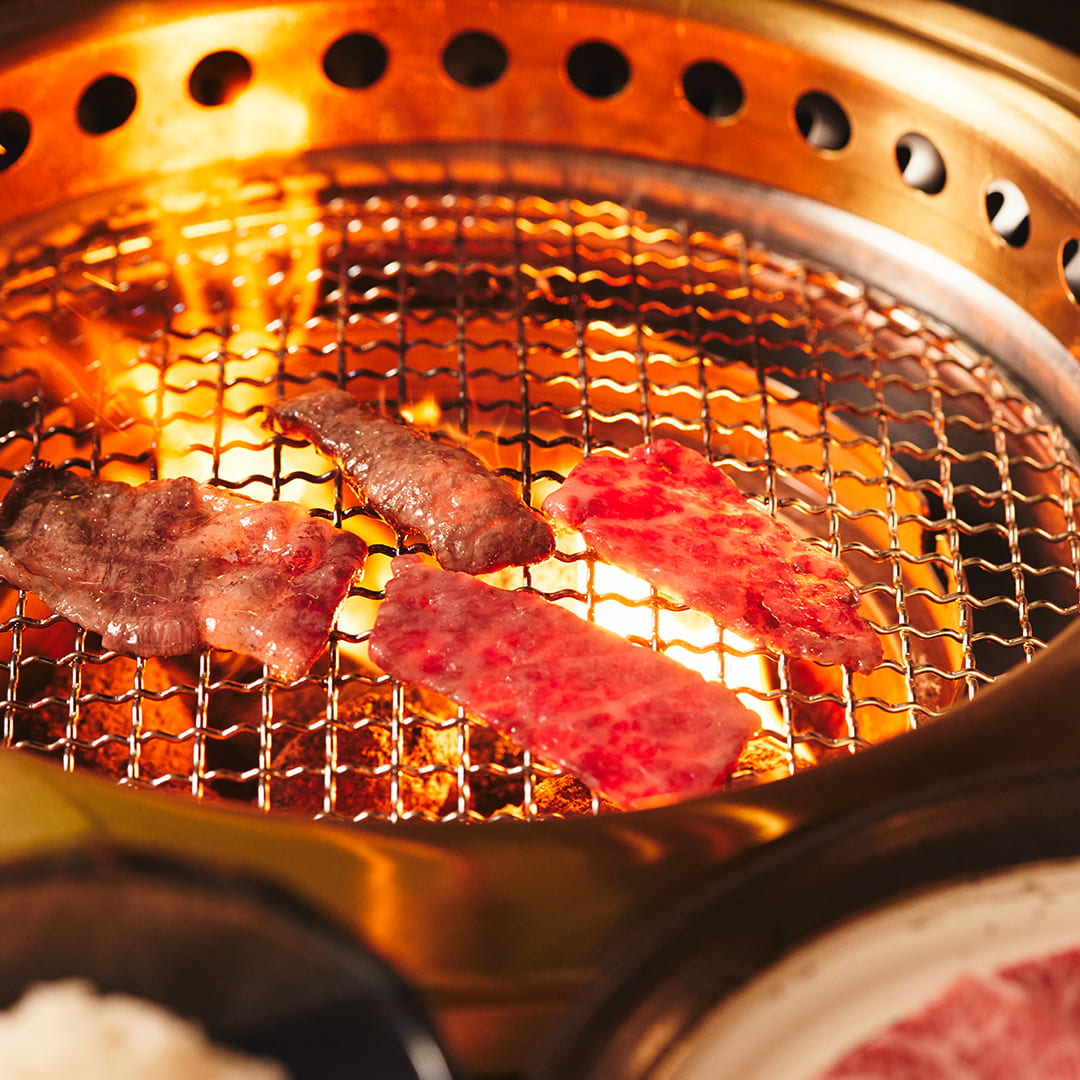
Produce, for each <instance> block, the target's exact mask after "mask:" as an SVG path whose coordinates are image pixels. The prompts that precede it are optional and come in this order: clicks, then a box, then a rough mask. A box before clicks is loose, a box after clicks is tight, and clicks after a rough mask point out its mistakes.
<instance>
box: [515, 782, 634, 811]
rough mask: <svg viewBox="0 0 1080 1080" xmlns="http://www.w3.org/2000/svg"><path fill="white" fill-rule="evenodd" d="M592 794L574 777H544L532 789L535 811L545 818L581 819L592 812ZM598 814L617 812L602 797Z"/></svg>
mask: <svg viewBox="0 0 1080 1080" xmlns="http://www.w3.org/2000/svg"><path fill="white" fill-rule="evenodd" d="M592 798H593V797H592V792H591V791H590V790H589V789H588V788H587V787H586V786H585V785H584V784H583V783H582V782H581V781H580V780H579V779H578V778H577V777H576V776H569V775H567V776H546V777H544V779H543V780H540V781H538V782H537V783H536V785H535V786H534V787H533V801H534V802H535V803H536V811H537V813H538V814H542V815H544V816H546V817H582V816H583V815H586V814H591V813H592V812H593V804H592ZM598 809H599V812H600V813H601V814H606V813H611V812H613V811H616V810H618V807H617V806H615V804H614V803H611V802H608V800H607V799H605V798H603V797H602V796H601V797H600V799H599V808H598Z"/></svg>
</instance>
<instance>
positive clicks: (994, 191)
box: [986, 180, 1031, 248]
mask: <svg viewBox="0 0 1080 1080" xmlns="http://www.w3.org/2000/svg"><path fill="white" fill-rule="evenodd" d="M986 217H987V220H988V221H989V222H990V227H991V228H992V229H993V230H994V232H996V233H997V234H998V236H1000V237H1001V239H1002V240H1004V241H1005V243H1006V244H1008V245H1009V246H1010V247H1017V248H1018V247H1023V246H1024V244H1026V243H1027V241H1028V237H1029V236H1030V235H1031V211H1030V210H1029V208H1028V202H1027V199H1025V198H1024V193H1023V192H1022V191H1021V190H1020V189H1019V188H1018V187H1017V186H1016V185H1015V184H1014V183H1013V182H1012V181H1011V180H991V181H990V183H989V184H987V185H986Z"/></svg>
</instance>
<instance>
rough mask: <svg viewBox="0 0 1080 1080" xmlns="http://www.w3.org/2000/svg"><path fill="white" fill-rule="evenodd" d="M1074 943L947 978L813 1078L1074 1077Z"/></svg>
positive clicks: (1077, 1058)
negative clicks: (932, 992) (901, 1015)
mask: <svg viewBox="0 0 1080 1080" xmlns="http://www.w3.org/2000/svg"><path fill="white" fill-rule="evenodd" d="M1078 1002H1080V950H1075V949H1072V950H1066V951H1064V952H1060V953H1054V954H1051V955H1049V956H1044V957H1037V958H1035V959H1032V960H1027V961H1024V962H1022V963H1020V964H1016V965H1011V966H1009V967H1005V968H1001V969H999V970H997V971H994V972H991V973H990V974H987V975H976V974H963V975H960V976H958V977H957V978H955V979H954V980H953V981H952V982H951V983H950V984H949V985H948V986H946V987H945V988H944V989H943V991H942V992H941V993H940V994H939V995H937V996H936V997H935V998H934V999H933V1000H932V1001H930V1002H929V1003H927V1004H926V1005H925V1006H924V1007H922V1008H920V1009H918V1010H917V1011H916V1012H914V1013H912V1014H911V1015H910V1016H907V1017H905V1018H904V1019H902V1020H899V1021H897V1022H896V1023H895V1024H893V1025H891V1026H890V1027H888V1028H886V1029H885V1030H884V1031H882V1032H880V1033H879V1034H877V1035H875V1036H873V1037H872V1038H870V1039H868V1040H867V1041H866V1042H865V1043H863V1044H862V1045H860V1046H858V1047H856V1048H855V1049H854V1050H851V1051H850V1052H847V1053H845V1054H843V1055H842V1057H841V1058H840V1060H839V1061H837V1062H836V1063H835V1064H834V1065H832V1066H830V1067H829V1068H828V1069H826V1070H825V1072H823V1073H821V1074H819V1076H818V1077H817V1080H1076V1078H1077V1077H1080V1005H1078Z"/></svg>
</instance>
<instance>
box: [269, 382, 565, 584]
mask: <svg viewBox="0 0 1080 1080" xmlns="http://www.w3.org/2000/svg"><path fill="white" fill-rule="evenodd" d="M269 420H270V423H271V426H272V427H274V428H275V429H276V430H278V431H280V432H282V433H283V434H285V435H302V436H303V437H304V438H306V439H309V440H310V441H311V442H312V443H313V444H314V445H315V446H317V447H318V448H319V449H320V450H322V451H323V453H325V454H326V455H327V456H328V457H330V458H331V459H332V460H333V461H334V463H335V464H336V465H338V466H339V467H340V468H341V470H342V471H343V472H344V473H345V475H346V476H347V477H348V478H349V480H350V481H351V482H352V484H353V485H355V487H356V488H357V489H358V491H360V492H361V493H362V494H363V495H364V497H365V498H366V499H367V500H368V502H369V503H370V505H371V506H372V507H374V508H375V509H376V510H377V511H378V512H379V513H380V514H381V515H382V516H383V517H384V518H386V520H387V521H389V522H390V523H391V524H392V525H395V526H398V527H400V528H404V529H415V530H416V531H417V532H421V533H423V534H424V536H425V537H427V540H428V543H429V544H430V545H431V550H432V552H433V553H434V555H435V558H436V559H438V560H439V562H440V563H441V564H442V565H443V566H444V567H446V569H448V570H461V571H463V572H464V573H467V574H487V573H491V572H492V571H494V570H501V569H503V568H504V567H507V566H525V565H528V564H530V563H535V562H539V561H540V560H542V559H546V558H548V557H549V556H550V555H552V554H553V553H554V551H555V536H554V534H553V532H552V530H551V526H550V525H549V524H548V523H547V522H546V521H545V520H544V519H543V518H542V517H541V516H540V515H539V514H538V513H536V511H535V510H533V509H531V508H530V507H528V506H526V505H525V504H524V503H523V502H522V501H521V499H519V498H518V496H517V495H516V494H515V492H514V490H513V488H511V487H510V485H509V484H508V483H507V482H506V481H505V480H504V479H503V478H502V477H500V476H497V475H496V474H495V473H493V472H491V471H490V470H489V469H487V467H486V466H485V465H484V464H483V462H481V461H480V459H479V458H477V457H476V456H474V455H473V454H471V453H469V451H468V450H465V449H464V448H463V447H460V446H448V445H447V444H445V443H441V442H437V441H436V440H434V439H430V438H428V437H427V436H426V435H425V434H423V433H422V432H420V431H416V430H415V429H413V428H411V427H407V426H406V425H404V424H396V423H392V422H391V421H389V420H384V419H382V418H381V417H379V416H377V415H376V414H375V412H373V411H372V410H371V409H369V408H368V407H367V406H365V405H361V404H360V403H358V402H357V401H356V400H355V398H353V396H352V395H351V394H349V393H347V392H346V391H344V390H324V391H318V392H316V393H313V394H305V395H303V396H302V397H298V398H294V399H292V400H291V401H287V402H285V403H284V404H282V405H279V406H277V407H276V408H275V409H273V410H271V412H270V414H269Z"/></svg>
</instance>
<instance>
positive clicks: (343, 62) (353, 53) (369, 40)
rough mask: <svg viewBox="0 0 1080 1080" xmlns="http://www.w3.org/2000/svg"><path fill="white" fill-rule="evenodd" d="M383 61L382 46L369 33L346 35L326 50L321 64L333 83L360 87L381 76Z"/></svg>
mask: <svg viewBox="0 0 1080 1080" xmlns="http://www.w3.org/2000/svg"><path fill="white" fill-rule="evenodd" d="M386 63H387V52H386V46H385V45H383V43H382V42H381V41H380V40H379V39H378V38H377V37H375V36H374V35H373V34H346V35H345V36H344V37H340V38H338V39H337V41H335V42H334V44H333V45H331V46H330V48H329V49H327V50H326V53H325V55H324V56H323V62H322V66H323V71H325V72H326V77H327V78H328V79H329V80H330V81H331V82H332V83H335V84H336V85H337V86H344V87H346V88H347V89H349V90H363V89H365V88H367V87H369V86H373V85H374V84H375V83H377V82H378V81H379V80H380V79H381V78H382V77H383V72H385V71H386Z"/></svg>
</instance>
